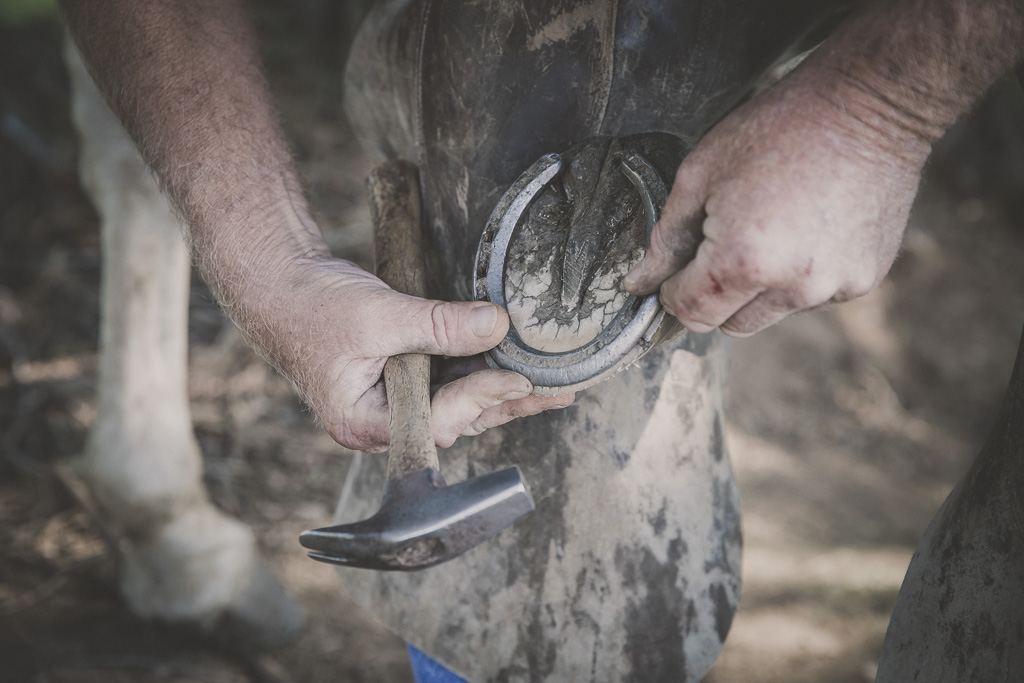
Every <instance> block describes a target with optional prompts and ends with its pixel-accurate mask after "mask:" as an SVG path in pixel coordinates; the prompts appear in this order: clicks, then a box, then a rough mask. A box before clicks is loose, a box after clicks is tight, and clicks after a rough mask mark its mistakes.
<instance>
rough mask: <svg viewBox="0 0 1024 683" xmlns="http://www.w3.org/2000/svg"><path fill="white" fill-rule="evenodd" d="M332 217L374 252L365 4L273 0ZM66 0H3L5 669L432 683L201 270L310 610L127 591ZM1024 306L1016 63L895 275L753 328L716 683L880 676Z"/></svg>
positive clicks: (211, 396)
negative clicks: (917, 566)
mask: <svg viewBox="0 0 1024 683" xmlns="http://www.w3.org/2000/svg"><path fill="white" fill-rule="evenodd" d="M256 7H257V14H258V19H259V26H260V30H261V37H262V40H263V43H264V54H265V59H266V62H267V66H268V69H269V73H270V77H271V81H272V85H273V87H274V90H275V94H276V96H277V100H278V103H279V107H280V110H281V114H282V117H283V118H284V121H285V125H286V128H287V130H288V132H289V134H290V136H291V140H292V144H293V147H294V150H295V153H296V155H297V157H298V159H299V163H300V166H301V170H302V173H303V174H304V177H305V180H306V182H307V186H308V187H309V190H310V193H311V196H312V202H313V205H314V207H315V210H316V213H317V217H318V219H319V221H320V224H321V225H322V226H324V227H325V229H327V230H328V235H327V236H328V241H329V243H330V244H331V246H332V248H333V249H334V250H335V253H337V254H340V255H345V256H346V257H348V258H353V259H355V260H356V261H359V262H361V263H363V264H364V265H369V260H370V242H369V217H368V213H367V210H366V207H365V203H364V200H363V196H362V178H363V177H364V176H365V174H366V172H367V171H368V170H369V166H368V163H367V161H366V160H365V158H364V156H363V154H362V152H361V151H360V150H359V148H358V146H357V145H356V144H355V142H354V141H353V140H352V138H351V134H350V131H349V129H348V127H347V125H346V124H345V122H344V119H343V117H342V114H341V108H340V105H341V98H340V94H341V88H340V78H339V71H338V68H339V65H340V64H341V63H342V61H343V58H344V52H345V42H344V40H342V41H339V40H338V39H337V36H338V35H339V33H338V32H339V31H341V32H342V33H341V35H347V34H348V33H350V31H351V28H352V26H351V18H350V17H349V16H348V14H349V13H348V11H347V10H346V4H345V3H333V2H329V1H327V0H305V1H303V2H295V3H271V2H269V1H266V0H265V1H261V2H257V3H256ZM61 42H62V33H61V29H60V27H59V24H58V22H57V19H56V13H55V11H54V9H53V6H52V3H50V2H44V1H41V0H0V680H2V681H5V682H6V681H12V682H20V681H34V682H35V681H38V682H42V681H47V682H50V683H72V682H74V683H85V682H92V681H97V682H98V681H103V682H105V683H106V682H115V683H116V682H121V681H124V682H129V681H130V682H132V683H142V682H146V683H148V682H150V681H175V682H186V681H197V682H198V681H202V682H204V683H207V682H214V683H217V682H221V681H224V682H228V681H232V682H234V681H297V682H298V681H311V682H320V681H337V682H341V683H348V682H357V681H366V682H370V683H377V682H382V683H383V682H387V683H391V682H401V681H410V680H411V675H410V673H409V670H408V665H407V663H406V657H405V650H404V647H403V645H402V644H401V643H400V642H398V641H397V640H396V639H394V638H393V637H391V636H390V635H388V634H387V633H386V632H384V631H383V630H382V629H380V628H379V627H377V626H376V625H374V623H373V622H372V621H371V620H370V619H369V617H367V616H366V615H365V614H364V613H362V612H361V611H360V610H359V608H357V607H356V606H355V605H353V604H352V603H351V602H350V601H349V600H348V599H347V598H346V596H345V595H344V593H343V591H342V590H341V588H340V586H339V585H338V583H337V581H336V579H335V575H334V573H333V571H332V570H331V569H330V568H329V567H327V566H326V565H320V564H315V563H312V562H310V561H309V560H307V559H306V558H305V555H304V553H303V552H301V550H300V548H299V547H298V544H297V542H296V537H297V534H298V533H299V532H300V531H301V530H303V529H306V528H309V527H311V526H314V525H321V524H323V523H326V522H327V521H328V520H329V518H330V513H331V510H332V508H333V505H334V501H335V498H336V495H337V493H338V490H339V487H340V483H341V481H342V480H343V477H344V473H345V470H346V468H347V466H348V462H349V455H348V453H346V452H345V450H344V449H342V448H340V447H339V446H337V445H336V444H334V442H333V441H331V439H330V438H329V437H327V436H326V434H324V433H322V432H321V431H320V430H318V429H317V428H316V427H315V426H314V425H313V423H312V420H311V418H310V415H309V413H308V412H306V411H304V410H303V408H302V407H301V405H300V404H299V403H298V402H297V401H296V399H295V398H294V397H293V396H292V393H291V390H290V388H289V386H288V384H287V383H286V382H285V381H284V380H282V379H281V378H279V377H277V376H276V375H275V374H274V373H273V371H271V370H270V369H268V368H267V367H266V365H265V364H264V363H263V362H262V361H260V360H259V359H257V358H256V357H255V356H254V355H253V354H252V353H251V352H250V351H249V350H248V349H247V347H246V346H245V345H244V344H243V343H242V341H241V339H240V336H239V334H238V333H237V332H236V330H235V329H234V327H233V326H231V325H230V324H229V323H227V322H226V321H225V319H224V318H223V316H222V315H221V314H220V311H219V310H218V308H217V306H216V304H215V303H214V302H213V301H212V298H211V297H210V295H209V293H208V291H207V290H206V288H205V287H204V286H203V284H202V282H201V281H199V280H198V279H195V280H194V281H193V287H192V296H191V301H192V308H191V314H190V333H191V344H192V346H191V351H190V364H191V379H190V392H191V397H192V410H193V415H194V420H195V428H196V432H197V435H198V437H199V440H200V444H201V446H202V449H203V453H204V457H205V459H206V463H205V464H206V471H205V478H206V483H207V485H208V487H209V489H210V491H211V495H212V496H213V498H214V500H215V501H216V503H217V504H218V505H220V506H221V507H222V508H224V509H225V510H227V511H228V512H230V513H232V514H234V515H238V516H239V517H241V518H242V519H243V520H245V521H246V522H247V523H249V524H250V525H252V526H253V527H254V528H255V529H256V531H257V535H258V537H259V539H260V542H261V544H262V546H263V549H264V550H265V552H266V553H267V555H268V557H269V558H270V561H271V563H272V564H273V566H274V568H275V569H276V570H277V571H278V572H279V574H280V575H281V576H283V578H284V580H285V582H286V584H287V585H288V587H289V589H290V590H291V591H292V593H293V594H294V595H295V596H296V597H297V598H298V600H299V601H300V602H301V603H302V604H303V606H304V607H305V609H306V610H307V614H308V625H307V628H306V631H305V632H304V635H303V636H302V638H301V639H300V640H299V641H297V642H296V643H294V644H292V645H290V646H287V647H285V648H282V649H280V650H277V651H274V652H270V653H264V654H263V655H261V656H258V657H251V656H243V655H240V654H239V653H237V652H235V651H234V650H233V649H232V648H231V647H230V644H223V643H222V644H220V645H215V644H211V643H209V642H204V641H202V640H200V639H197V638H196V637H194V635H192V634H190V633H188V632H185V631H182V630H179V629H175V628H172V627H169V626H166V625H161V624H157V623H150V622H146V621H142V620H140V619H138V618H136V617H134V616H133V615H132V614H130V613H129V612H128V611H127V610H126V609H125V608H124V606H123V605H122V603H121V602H120V600H119V597H118V593H117V586H116V582H115V570H116V567H115V560H114V555H113V553H112V551H111V545H110V540H109V539H108V538H106V537H105V536H104V534H103V532H102V530H101V529H100V527H99V526H98V525H97V524H96V523H95V522H94V520H93V519H92V518H91V517H90V516H89V514H88V512H87V511H86V509H85V508H84V507H83V506H82V505H81V503H80V500H79V498H78V496H77V495H76V492H75V490H74V486H73V485H71V486H69V482H68V480H67V479H66V478H64V477H61V476H59V471H60V468H59V465H60V463H62V462H67V461H68V460H70V459H73V458H74V457H75V456H76V454H77V453H78V452H79V450H80V449H81V447H82V445H83V442H84V438H85V435H86V433H87V431H88V429H89V427H90V424H91V422H92V420H93V419H94V416H95V410H96V408H95V388H94V384H95V379H96V342H97V334H98V320H99V311H98V303H99V302H98V287H99V278H100V253H99V234H98V221H97V217H96V214H95V212H94V211H93V209H92V207H91V205H90V203H89V201H88V199H87V198H86V196H85V195H84V194H83V192H82V190H81V188H80V187H79V184H78V180H77V175H76V168H75V163H76V159H75V149H76V142H75V138H74V132H73V130H72V128H71V124H70V121H69V117H68V107H69V102H68V85H67V78H66V75H65V73H64V67H63V63H62V59H61ZM1022 325H1024V91H1022V90H1021V88H1020V86H1019V85H1018V84H1017V82H1016V81H1015V80H1007V81H1005V82H1003V83H1000V84H999V85H998V86H997V87H996V88H995V89H994V90H993V91H992V92H991V94H990V95H989V96H988V98H987V99H986V100H985V101H984V102H983V103H981V104H980V106H979V107H978V108H977V109H976V111H975V112H974V113H973V114H972V115H971V116H970V117H969V118H967V119H966V120H964V121H962V122H961V123H960V124H958V125H957V126H956V128H955V129H953V130H952V131H951V132H950V134H949V135H948V136H947V138H946V139H945V140H943V142H942V143H941V144H940V145H939V147H938V149H937V150H936V153H935V155H934V156H933V159H932V161H931V163H930V165H929V167H928V169H927V179H926V182H925V184H924V186H923V188H922V190H921V193H920V196H919V199H918V202H917V205H916V209H915V212H914V214H913V216H912V218H911V222H910V227H909V229H908V233H907V237H906V240H905V243H904V247H903V250H902V253H901V255H900V257H899V259H898V260H897V262H896V265H895V266H894V268H893V271H892V273H891V275H890V276H889V278H888V279H887V280H886V281H885V282H884V283H883V284H882V285H881V286H880V287H879V288H878V289H877V290H876V291H875V292H873V293H872V294H871V295H869V296H867V297H864V298H863V299H860V300H858V301H855V302H852V303H849V304H845V305H843V306H839V307H833V308H829V309H826V310H820V311H816V312H813V313H809V314H804V315H800V316H797V317H795V318H793V319H790V320H788V321H786V322H784V323H783V324H781V325H778V326H777V327H775V328H772V329H770V330H768V331H766V332H764V333H762V334H760V335H757V336H756V337H755V338H753V339H750V340H745V341H742V342H736V343H734V344H733V355H732V364H731V379H730V384H729V387H728V392H727V408H728V416H729V422H728V434H727V438H728V443H729V447H730V449H731V453H732V456H733V462H734V467H735V469H736V474H737V478H738V480H739V483H740V489H741V492H742V496H743V514H744V518H743V520H744V537H745V549H744V588H743V596H742V599H741V602H740V610H739V613H738V614H737V617H736V620H735V621H734V623H733V627H732V632H731V634H730V636H729V640H728V642H727V644H726V648H725V651H724V653H723V655H722V657H721V659H720V660H719V662H718V664H717V665H716V667H715V669H714V670H713V671H712V673H711V674H710V676H709V678H708V681H710V682H712V683H733V682H737V681H742V682H764V683H767V682H769V681H770V682H778V683H782V682H783V681H785V682H787V683H799V682H807V683H810V682H816V683H833V682H834V683H840V682H842V683H847V682H849V683H853V682H863V681H872V680H874V671H875V663H876V661H877V656H878V652H879V649H880V647H881V642H882V637H883V636H884V633H885V628H886V625H887V623H888V618H889V613H890V611H891V609H892V605H893V603H894V601H895V598H896V594H897V591H898V589H899V585H900V582H901V581H902V578H903V573H904V572H905V570H906V566H907V563H908V561H909V559H910V555H911V553H912V551H913V548H914V546H915V545H916V543H917V541H918V539H919V538H920V536H921V534H922V532H923V531H924V528H925V526H926V525H927V524H928V522H929V520H930V519H931V517H932V515H933V514H934V513H935V511H936V510H937V508H938V506H939V505H940V503H941V502H942V500H943V499H944V498H945V496H946V495H947V494H948V492H949V490H950V489H951V488H952V486H953V484H954V483H955V482H956V481H957V479H958V478H959V476H960V475H961V473H963V472H964V471H965V469H966V468H967V466H968V465H969V463H970V462H971V460H972V458H973V457H974V455H975V453H976V452H977V450H978V448H979V447H980V444H981V443H982V441H983V440H984V438H985V435H986V433H987V430H988V429H989V427H990V424H991V421H992V419H993V417H994V411H995V408H996V406H997V404H998V402H999V400H1000V399H1001V397H1002V394H1003V391H1004V390H1005V387H1006V382H1007V380H1008V379H1009V372H1010V369H1011V366H1012V363H1013V359H1014V353H1015V350H1016V345H1017V341H1018V339H1019V336H1020V332H1021V327H1022Z"/></svg>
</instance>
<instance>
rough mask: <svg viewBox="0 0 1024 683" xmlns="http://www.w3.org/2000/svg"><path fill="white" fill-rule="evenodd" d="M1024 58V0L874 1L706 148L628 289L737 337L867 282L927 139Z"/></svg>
mask: <svg viewBox="0 0 1024 683" xmlns="http://www.w3.org/2000/svg"><path fill="white" fill-rule="evenodd" d="M1022 56H1024V7H1022V6H1021V4H1020V3H1019V2H1016V1H1015V0H973V1H972V2H963V1H962V0H878V1H876V2H871V3H868V4H867V6H866V7H865V8H863V11H861V12H860V13H859V14H857V15H855V16H853V17H852V18H850V19H849V20H848V21H847V22H845V24H844V25H843V26H842V27H841V28H840V29H839V30H837V31H836V33H835V34H834V35H833V36H832V37H831V38H829V40H828V41H826V42H825V44H824V45H823V46H822V47H821V48H819V49H818V50H817V51H816V52H815V53H814V54H813V55H811V57H810V58H808V59H807V60H806V61H805V62H804V63H803V64H801V65H800V66H799V67H798V68H797V69H796V70H795V71H793V72H792V73H791V74H789V75H788V76H786V77H785V78H784V79H782V80H781V81H780V82H779V83H777V84H776V85H775V86H774V87H773V88H771V89H769V90H768V91H766V92H765V93H762V94H761V95H760V96H758V97H756V98H754V99H752V100H750V101H749V102H747V103H746V104H745V105H744V106H742V107H740V108H739V109H737V110H736V111H735V112H733V113H732V114H730V115H729V116H728V117H726V118H725V119H724V120H723V121H722V122H721V123H719V124H718V125H717V126H716V127H715V128H714V129H713V130H712V131H711V132H710V133H708V135H707V136H706V137H705V138H704V139H703V140H701V142H700V143H699V144H698V145H697V146H696V147H695V148H694V150H693V152H692V153H691V154H690V156H688V157H687V158H686V160H685V161H684V162H683V163H682V165H681V166H680V168H679V171H678V173H677V174H676V179H675V183H674V186H673V188H672V192H671V194H670V195H669V198H668V202H667V204H666V206H665V209H664V212H663V215H662V218H661V220H660V221H659V222H658V224H657V225H656V226H655V229H654V232H653V234H652V236H651V245H650V249H649V251H648V254H647V256H646V257H645V259H644V260H643V261H642V262H641V263H640V264H639V265H638V266H637V267H636V268H634V269H633V270H632V271H631V272H630V273H629V274H628V275H627V277H626V281H625V286H626V289H628V290H629V291H631V292H633V293H635V294H647V293H650V292H653V291H655V290H658V289H659V288H660V290H661V300H662V304H663V305H664V306H665V308H666V309H667V310H668V311H669V312H671V313H673V314H675V315H676V316H677V317H678V318H679V320H680V321H681V322H682V323H683V324H684V325H685V326H686V327H688V328H690V329H692V330H694V331H696V332H707V331H710V330H712V329H714V328H716V327H720V328H721V329H722V330H723V331H724V332H726V333H727V334H731V335H733V336H740V337H742V336H747V335H750V334H753V333H754V332H756V331H758V330H760V329H763V328H764V327H767V326H768V325H771V324H772V323H775V322H777V321H779V320H781V319H782V318H784V317H786V316H787V315H789V314H791V313H794V312H797V311H801V310H805V309H808V308H813V307H815V306H819V305H821V304H824V303H827V302H830V301H844V300H846V299H851V298H853V297H856V296H860V295H862V294H865V293H866V292H868V291H869V290H870V289H871V288H873V287H874V286H875V285H876V284H877V283H878V282H879V281H880V280H881V279H882V277H883V276H884V275H885V274H886V272H888V270H889V267H890V266H891V265H892V262H893V260H894V258H895V256H896V251H897V249H898V245H899V241H900V237H901V235H902V233H903V229H904V226H905V225H906V222H907V216H908V213H909V211H910V205H911V203H912V202H913V199H914V195H915V193H916V190H917V185H918V182H919V176H920V171H921V167H922V166H923V164H924V161H925V159H926V157H927V155H928V153H929V151H930V148H931V143H932V142H934V141H935V140H937V139H938V138H939V136H941V135H942V133H943V131H944V130H945V129H946V128H947V127H948V126H949V125H950V124H952V123H953V122H954V121H955V120H956V118H957V117H958V116H960V115H961V114H962V113H963V112H964V111H965V110H966V109H967V108H969V107H970V105H971V103H972V102H974V100H975V99H977V98H978V97H979V96H980V95H981V94H982V93H983V92H984V91H985V90H986V89H987V88H988V86H989V85H991V83H992V82H994V81H995V79H996V78H997V77H998V76H999V75H1001V74H1002V73H1003V72H1005V71H1006V70H1007V69H1009V68H1010V67H1011V66H1012V65H1013V64H1014V63H1015V62H1016V61H1017V60H1019V59H1020V58H1021V57H1022Z"/></svg>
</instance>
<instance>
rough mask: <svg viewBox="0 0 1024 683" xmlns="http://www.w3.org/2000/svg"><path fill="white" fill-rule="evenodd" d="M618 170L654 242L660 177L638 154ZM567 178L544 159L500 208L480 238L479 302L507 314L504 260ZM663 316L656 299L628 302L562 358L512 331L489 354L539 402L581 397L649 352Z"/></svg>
mask: <svg viewBox="0 0 1024 683" xmlns="http://www.w3.org/2000/svg"><path fill="white" fill-rule="evenodd" d="M619 170H620V171H621V172H622V173H623V175H625V176H626V178H628V179H629V181H630V182H631V183H632V184H633V186H634V187H635V188H636V190H637V192H638V193H639V195H640V199H641V203H642V205H643V210H644V216H645V221H646V227H647V236H648V241H649V240H650V235H651V231H652V229H653V228H654V224H655V223H657V222H658V217H659V216H660V214H661V207H662V206H664V205H665V200H666V198H667V196H668V192H667V190H666V187H665V182H664V180H662V178H661V175H660V174H659V173H658V171H657V169H655V168H654V166H652V165H651V163H650V162H649V161H647V159H645V158H644V157H643V156H642V155H641V154H640V153H639V152H637V151H635V150H633V151H629V152H626V153H624V154H622V156H621V158H620V159H619ZM561 172H562V158H561V156H559V155H558V154H546V155H544V156H543V157H541V158H540V159H538V160H537V161H536V162H534V163H533V165H531V166H530V167H529V168H528V169H526V171H525V172H524V173H523V174H522V175H521V176H519V178H518V179H517V180H516V181H515V182H514V183H512V185H511V186H510V187H509V189H508V190H507V191H506V192H505V194H504V195H503V196H502V197H501V199H500V200H499V201H498V203H497V205H496V206H495V208H494V211H493V212H492V213H491V216H490V219H489V220H488V221H487V226H486V228H485V229H484V233H483V235H482V236H481V238H480V244H479V246H478V248H477V257H476V282H475V287H474V291H475V293H476V298H477V299H478V300H483V301H490V302H492V303H496V304H498V305H499V306H502V307H507V305H506V301H505V258H506V255H507V253H508V248H509V244H510V243H511V242H512V239H513V238H514V237H515V234H516V231H517V230H518V229H519V227H520V225H521V223H522V219H523V216H524V215H525V213H526V211H527V210H528V209H529V207H530V205H531V204H532V203H533V200H534V199H535V198H536V197H537V195H539V194H540V193H541V191H543V190H544V188H545V187H547V185H548V184H549V183H550V182H551V181H552V180H554V179H555V178H557V177H558V176H559V174H561ZM664 317H665V312H664V310H663V309H662V308H661V305H660V304H659V303H658V295H657V294H651V295H648V296H644V297H637V296H634V295H630V296H629V297H628V298H627V299H626V301H625V303H624V304H623V305H622V308H620V309H619V311H618V312H617V313H616V315H615V317H614V318H613V319H612V322H611V323H610V324H609V325H608V326H607V327H605V329H604V330H602V331H601V332H600V333H599V334H598V335H597V337H595V338H594V339H592V340H591V341H589V342H587V343H586V344H584V345H583V346H581V347H579V348H577V349H573V350H571V351H566V352H562V353H548V352H544V351H539V350H537V349H535V348H533V347H531V346H529V345H527V344H526V343H525V342H523V340H522V338H521V337H520V336H519V334H518V333H517V332H516V330H515V328H514V327H510V328H509V332H508V335H507V336H506V337H505V339H504V340H502V342H501V343H500V344H499V345H498V346H497V347H496V348H494V349H492V350H491V351H489V352H488V353H487V356H486V358H487V363H488V365H490V366H491V367H495V368H500V369H504V370H512V371H514V372H518V373H520V374H522V375H524V376H526V377H527V378H528V379H529V380H530V381H531V382H533V385H534V393H537V394H561V393H569V392H572V391H578V390H580V389H583V388H586V387H588V386H591V385H593V384H596V383H597V382H600V381H601V380H603V379H606V378H607V377H610V376H611V375H613V374H615V373H616V372H618V371H619V370H622V369H623V368H625V367H628V366H629V365H631V364H632V363H634V362H635V361H636V360H638V359H639V358H640V356H642V355H643V354H644V353H645V352H646V351H647V350H648V349H649V348H650V347H651V342H652V339H653V337H654V335H655V333H656V332H657V331H658V328H659V326H660V325H661V322H662V320H663V319H664Z"/></svg>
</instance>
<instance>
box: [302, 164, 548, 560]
mask: <svg viewBox="0 0 1024 683" xmlns="http://www.w3.org/2000/svg"><path fill="white" fill-rule="evenodd" d="M367 186H368V188H369V192H370V211H371V215H372V217H373V226H374V235H373V238H374V239H373V241H374V257H375V260H376V262H377V275H378V277H380V278H381V279H382V280H383V281H384V282H386V283H387V284H388V285H390V286H391V287H392V288H393V289H395V290H397V291H400V292H404V293H406V294H411V295H413V296H420V297H423V296H426V277H425V273H424V268H423V266H422V260H421V254H422V243H423V238H422V233H421V225H420V191H419V174H418V172H417V170H416V166H415V165H414V164H412V163H410V162H408V161H401V160H397V161H389V162H386V163H384V164H382V165H381V166H378V167H377V168H375V169H374V170H373V172H372V173H371V174H370V177H369V178H368V180H367ZM384 384H385V387H386V390H387V396H388V409H389V412H390V431H391V446H390V450H389V451H388V474H387V477H388V480H387V484H385V487H384V500H383V502H382V503H381V506H380V510H378V511H377V513H376V514H374V515H373V516H372V517H370V518H369V519H365V520H363V521H361V522H355V523H352V524H342V525H339V526H332V527H326V528H323V529H314V530H312V531H305V532H303V533H302V535H300V536H299V542H300V543H301V544H302V545H303V546H305V547H306V548H308V549H310V550H311V551H312V552H310V553H309V556H310V557H312V558H313V559H314V560H320V561H321V562H330V563H332V564H340V565H345V566H349V567H363V568H366V569H383V570H399V571H413V570H416V569H425V568H427V567H432V566H434V565H436V564H440V563H441V562H445V561H447V560H450V559H452V558H453V557H456V556H458V555H461V554H462V553H464V552H466V551H467V550H470V549H472V548H474V547H475V546H477V545H479V544H480V543H483V542H484V541H486V540H487V539H489V538H491V537H492V536H494V535H496V534H497V533H498V532H500V531H501V530H503V529H505V528H506V527H508V526H510V525H511V524H512V523H513V522H515V521H516V520H517V519H519V518H520V517H522V516H523V515H526V514H528V513H529V512H531V511H532V510H533V507H534V505H533V498H532V496H531V495H530V491H529V489H527V487H526V482H525V481H523V476H522V473H521V472H520V471H519V468H518V467H515V466H513V467H510V468H508V469H504V470H501V471H499V472H493V473H491V474H486V475H483V476H480V477H474V478H472V479H467V480H466V481H463V482H460V483H458V484H453V485H451V486H447V485H446V484H445V480H444V477H443V476H441V472H440V466H439V464H438V458H437V449H436V448H435V446H434V437H433V432H432V430H431V427H430V357H429V356H427V355H425V354H419V353H409V354H402V355H399V356H392V357H391V358H389V359H388V361H387V363H385V365H384Z"/></svg>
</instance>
